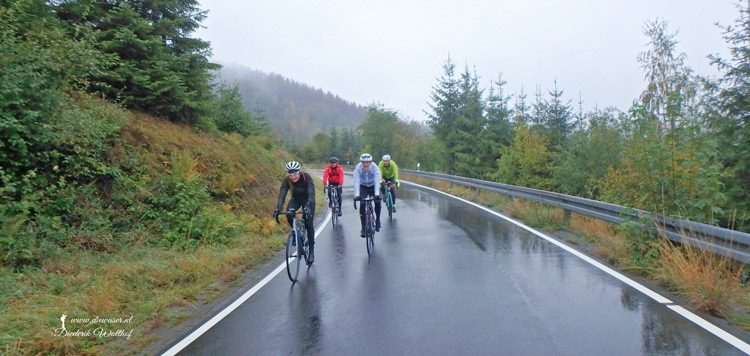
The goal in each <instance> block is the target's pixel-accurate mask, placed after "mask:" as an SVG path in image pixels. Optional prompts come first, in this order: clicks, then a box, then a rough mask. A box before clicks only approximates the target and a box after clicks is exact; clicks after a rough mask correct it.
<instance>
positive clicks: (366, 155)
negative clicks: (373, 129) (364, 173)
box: [359, 153, 372, 162]
mask: <svg viewBox="0 0 750 356" xmlns="http://www.w3.org/2000/svg"><path fill="white" fill-rule="evenodd" d="M359 161H360V162H372V156H370V154H369V153H364V154H362V155H361V156H359Z"/></svg>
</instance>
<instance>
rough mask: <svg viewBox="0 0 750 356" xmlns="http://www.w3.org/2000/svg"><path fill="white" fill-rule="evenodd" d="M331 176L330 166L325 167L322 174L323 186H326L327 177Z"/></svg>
mask: <svg viewBox="0 0 750 356" xmlns="http://www.w3.org/2000/svg"><path fill="white" fill-rule="evenodd" d="M329 174H331V165H330V164H329V165H327V166H326V170H325V172H323V186H324V187H325V186H326V185H328V175H329Z"/></svg>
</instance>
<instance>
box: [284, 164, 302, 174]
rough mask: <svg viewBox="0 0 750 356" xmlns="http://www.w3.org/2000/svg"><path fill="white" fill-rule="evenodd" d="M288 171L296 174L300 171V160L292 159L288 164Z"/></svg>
mask: <svg viewBox="0 0 750 356" xmlns="http://www.w3.org/2000/svg"><path fill="white" fill-rule="evenodd" d="M285 168H286V172H287V173H289V174H294V173H297V172H299V162H297V161H291V162H289V163H287V164H286V167H285Z"/></svg>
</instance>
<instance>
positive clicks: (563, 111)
mask: <svg viewBox="0 0 750 356" xmlns="http://www.w3.org/2000/svg"><path fill="white" fill-rule="evenodd" d="M549 95H550V97H551V99H550V101H549V102H548V103H547V105H546V107H545V109H546V111H547V112H546V115H545V119H546V121H545V123H544V129H545V130H544V131H545V133H546V135H547V142H549V144H550V148H552V149H556V150H559V149H560V146H562V144H563V143H564V142H565V140H566V139H567V138H568V135H570V131H571V126H570V117H571V111H572V110H571V107H570V101H568V102H567V103H563V99H562V95H563V90H562V89H559V88H558V87H557V79H555V89H554V90H553V91H550V92H549Z"/></svg>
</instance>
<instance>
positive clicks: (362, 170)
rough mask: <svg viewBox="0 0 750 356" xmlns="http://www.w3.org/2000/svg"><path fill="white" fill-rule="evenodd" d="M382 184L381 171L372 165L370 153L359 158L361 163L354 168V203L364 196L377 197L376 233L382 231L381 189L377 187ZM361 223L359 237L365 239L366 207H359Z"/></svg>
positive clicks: (362, 205)
mask: <svg viewBox="0 0 750 356" xmlns="http://www.w3.org/2000/svg"><path fill="white" fill-rule="evenodd" d="M379 182H380V170H379V169H378V166H375V165H373V164H372V156H370V154H369V153H365V154H362V156H360V157H359V163H358V164H357V166H356V167H354V201H359V200H361V199H362V196H365V197H366V196H367V195H372V196H374V197H375V231H380V189H375V185H376V184H378V183H379ZM359 221H360V223H361V224H362V231H360V233H359V235H360V236H362V237H365V205H364V204H360V205H359Z"/></svg>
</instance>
